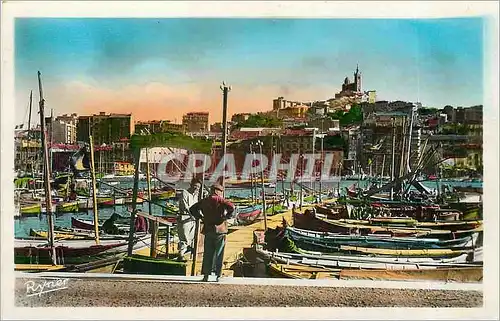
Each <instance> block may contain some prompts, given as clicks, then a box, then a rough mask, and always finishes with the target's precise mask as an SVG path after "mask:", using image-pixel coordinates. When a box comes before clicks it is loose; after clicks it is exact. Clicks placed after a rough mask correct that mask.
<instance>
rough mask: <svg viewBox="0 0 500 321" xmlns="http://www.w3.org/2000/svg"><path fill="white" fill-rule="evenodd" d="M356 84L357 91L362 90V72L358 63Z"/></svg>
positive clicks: (355, 77) (355, 75) (355, 74)
mask: <svg viewBox="0 0 500 321" xmlns="http://www.w3.org/2000/svg"><path fill="white" fill-rule="evenodd" d="M354 86H355V88H356V91H357V92H361V73H360V72H359V65H357V64H356V72H355V73H354Z"/></svg>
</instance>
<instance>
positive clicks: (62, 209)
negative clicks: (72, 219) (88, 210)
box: [56, 201, 78, 213]
mask: <svg viewBox="0 0 500 321" xmlns="http://www.w3.org/2000/svg"><path fill="white" fill-rule="evenodd" d="M56 212H57V213H72V212H78V202H77V201H75V202H63V203H59V204H57V205H56Z"/></svg>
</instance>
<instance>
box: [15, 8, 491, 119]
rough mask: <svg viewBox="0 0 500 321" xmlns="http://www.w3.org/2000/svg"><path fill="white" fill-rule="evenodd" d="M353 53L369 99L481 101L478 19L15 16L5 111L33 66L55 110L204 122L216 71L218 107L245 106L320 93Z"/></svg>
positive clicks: (333, 87) (341, 74) (214, 106)
mask: <svg viewBox="0 0 500 321" xmlns="http://www.w3.org/2000/svg"><path fill="white" fill-rule="evenodd" d="M356 64H359V68H360V70H361V72H362V75H363V89H364V90H376V91H377V95H378V98H379V99H384V100H398V99H401V100H407V101H420V102H422V104H423V105H424V106H433V107H439V108H442V107H443V106H445V105H447V104H450V105H453V106H471V105H475V104H482V103H483V21H482V19H480V18H459V19H432V20H409V19H221V18H217V19H198V18H196V19H195V18H191V19H189V18H178V19H177V18H176V19H163V18H162V19H152V18H147V19H146V18H144V19H136V18H133V19H132V18H129V19H126V18H121V19H120V18H116V19H108V18H106V19H89V18H71V19H61V18H17V19H16V21H15V77H16V82H15V85H16V122H17V123H18V124H19V123H22V122H23V121H24V122H27V115H26V110H27V109H26V107H27V105H28V102H29V91H30V90H31V89H32V90H33V91H34V93H35V94H34V99H35V101H36V102H37V101H38V89H37V76H36V75H37V71H38V70H40V71H41V73H42V79H43V85H44V95H45V100H46V107H47V108H53V109H54V114H56V115H59V114H64V113H72V112H76V113H78V114H90V113H97V112H99V111H106V112H124V113H130V112H131V113H133V114H134V118H135V119H136V120H152V119H170V120H173V121H177V122H180V121H181V118H182V114H184V113H186V112H189V111H203V110H205V111H209V112H210V116H211V122H215V121H220V118H221V109H222V108H221V104H222V94H221V91H220V89H219V86H220V84H221V82H222V81H223V80H225V81H226V82H227V83H228V84H230V85H231V86H232V91H231V92H230V96H229V114H233V113H238V112H257V111H264V110H269V109H271V108H272V100H273V99H274V98H276V97H278V96H284V97H285V98H286V99H290V100H304V101H311V100H322V99H328V98H330V97H332V96H333V95H334V94H335V92H338V91H339V90H340V87H341V84H342V82H343V80H344V78H345V77H346V76H349V77H350V78H351V79H352V74H353V72H354V70H355V68H356ZM35 106H37V104H35ZM32 118H35V119H36V118H37V117H36V114H35V113H33V116H32Z"/></svg>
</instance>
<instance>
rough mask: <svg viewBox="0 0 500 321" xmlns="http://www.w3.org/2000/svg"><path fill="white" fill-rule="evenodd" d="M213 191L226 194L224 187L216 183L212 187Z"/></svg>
mask: <svg viewBox="0 0 500 321" xmlns="http://www.w3.org/2000/svg"><path fill="white" fill-rule="evenodd" d="M212 189H213V190H217V191H221V192H224V187H222V185H220V184H217V183H215V184H214V185H212Z"/></svg>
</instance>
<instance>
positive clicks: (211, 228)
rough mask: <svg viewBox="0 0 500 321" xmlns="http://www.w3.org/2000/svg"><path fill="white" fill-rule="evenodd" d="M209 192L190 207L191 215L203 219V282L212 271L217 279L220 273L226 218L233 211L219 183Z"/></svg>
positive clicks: (229, 216) (232, 206)
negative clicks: (209, 193)
mask: <svg viewBox="0 0 500 321" xmlns="http://www.w3.org/2000/svg"><path fill="white" fill-rule="evenodd" d="M211 192H212V194H211V195H210V196H209V197H207V198H204V199H202V200H201V201H199V202H198V203H196V204H194V205H193V206H191V209H190V212H191V215H193V216H194V217H195V218H197V219H201V220H202V221H203V229H202V231H201V232H202V233H203V234H204V235H205V240H204V243H205V244H204V252H203V264H202V267H201V272H202V273H203V281H205V282H206V281H208V277H209V276H210V274H212V272H215V275H216V276H217V281H219V278H220V276H221V274H222V263H223V258H224V247H225V245H226V234H227V231H228V228H227V220H228V219H230V218H232V215H233V213H234V205H233V204H232V203H231V202H229V201H228V200H226V199H224V197H222V195H223V192H224V188H223V187H222V186H221V185H219V184H214V185H213V186H212V191H211ZM200 212H201V213H200Z"/></svg>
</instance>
